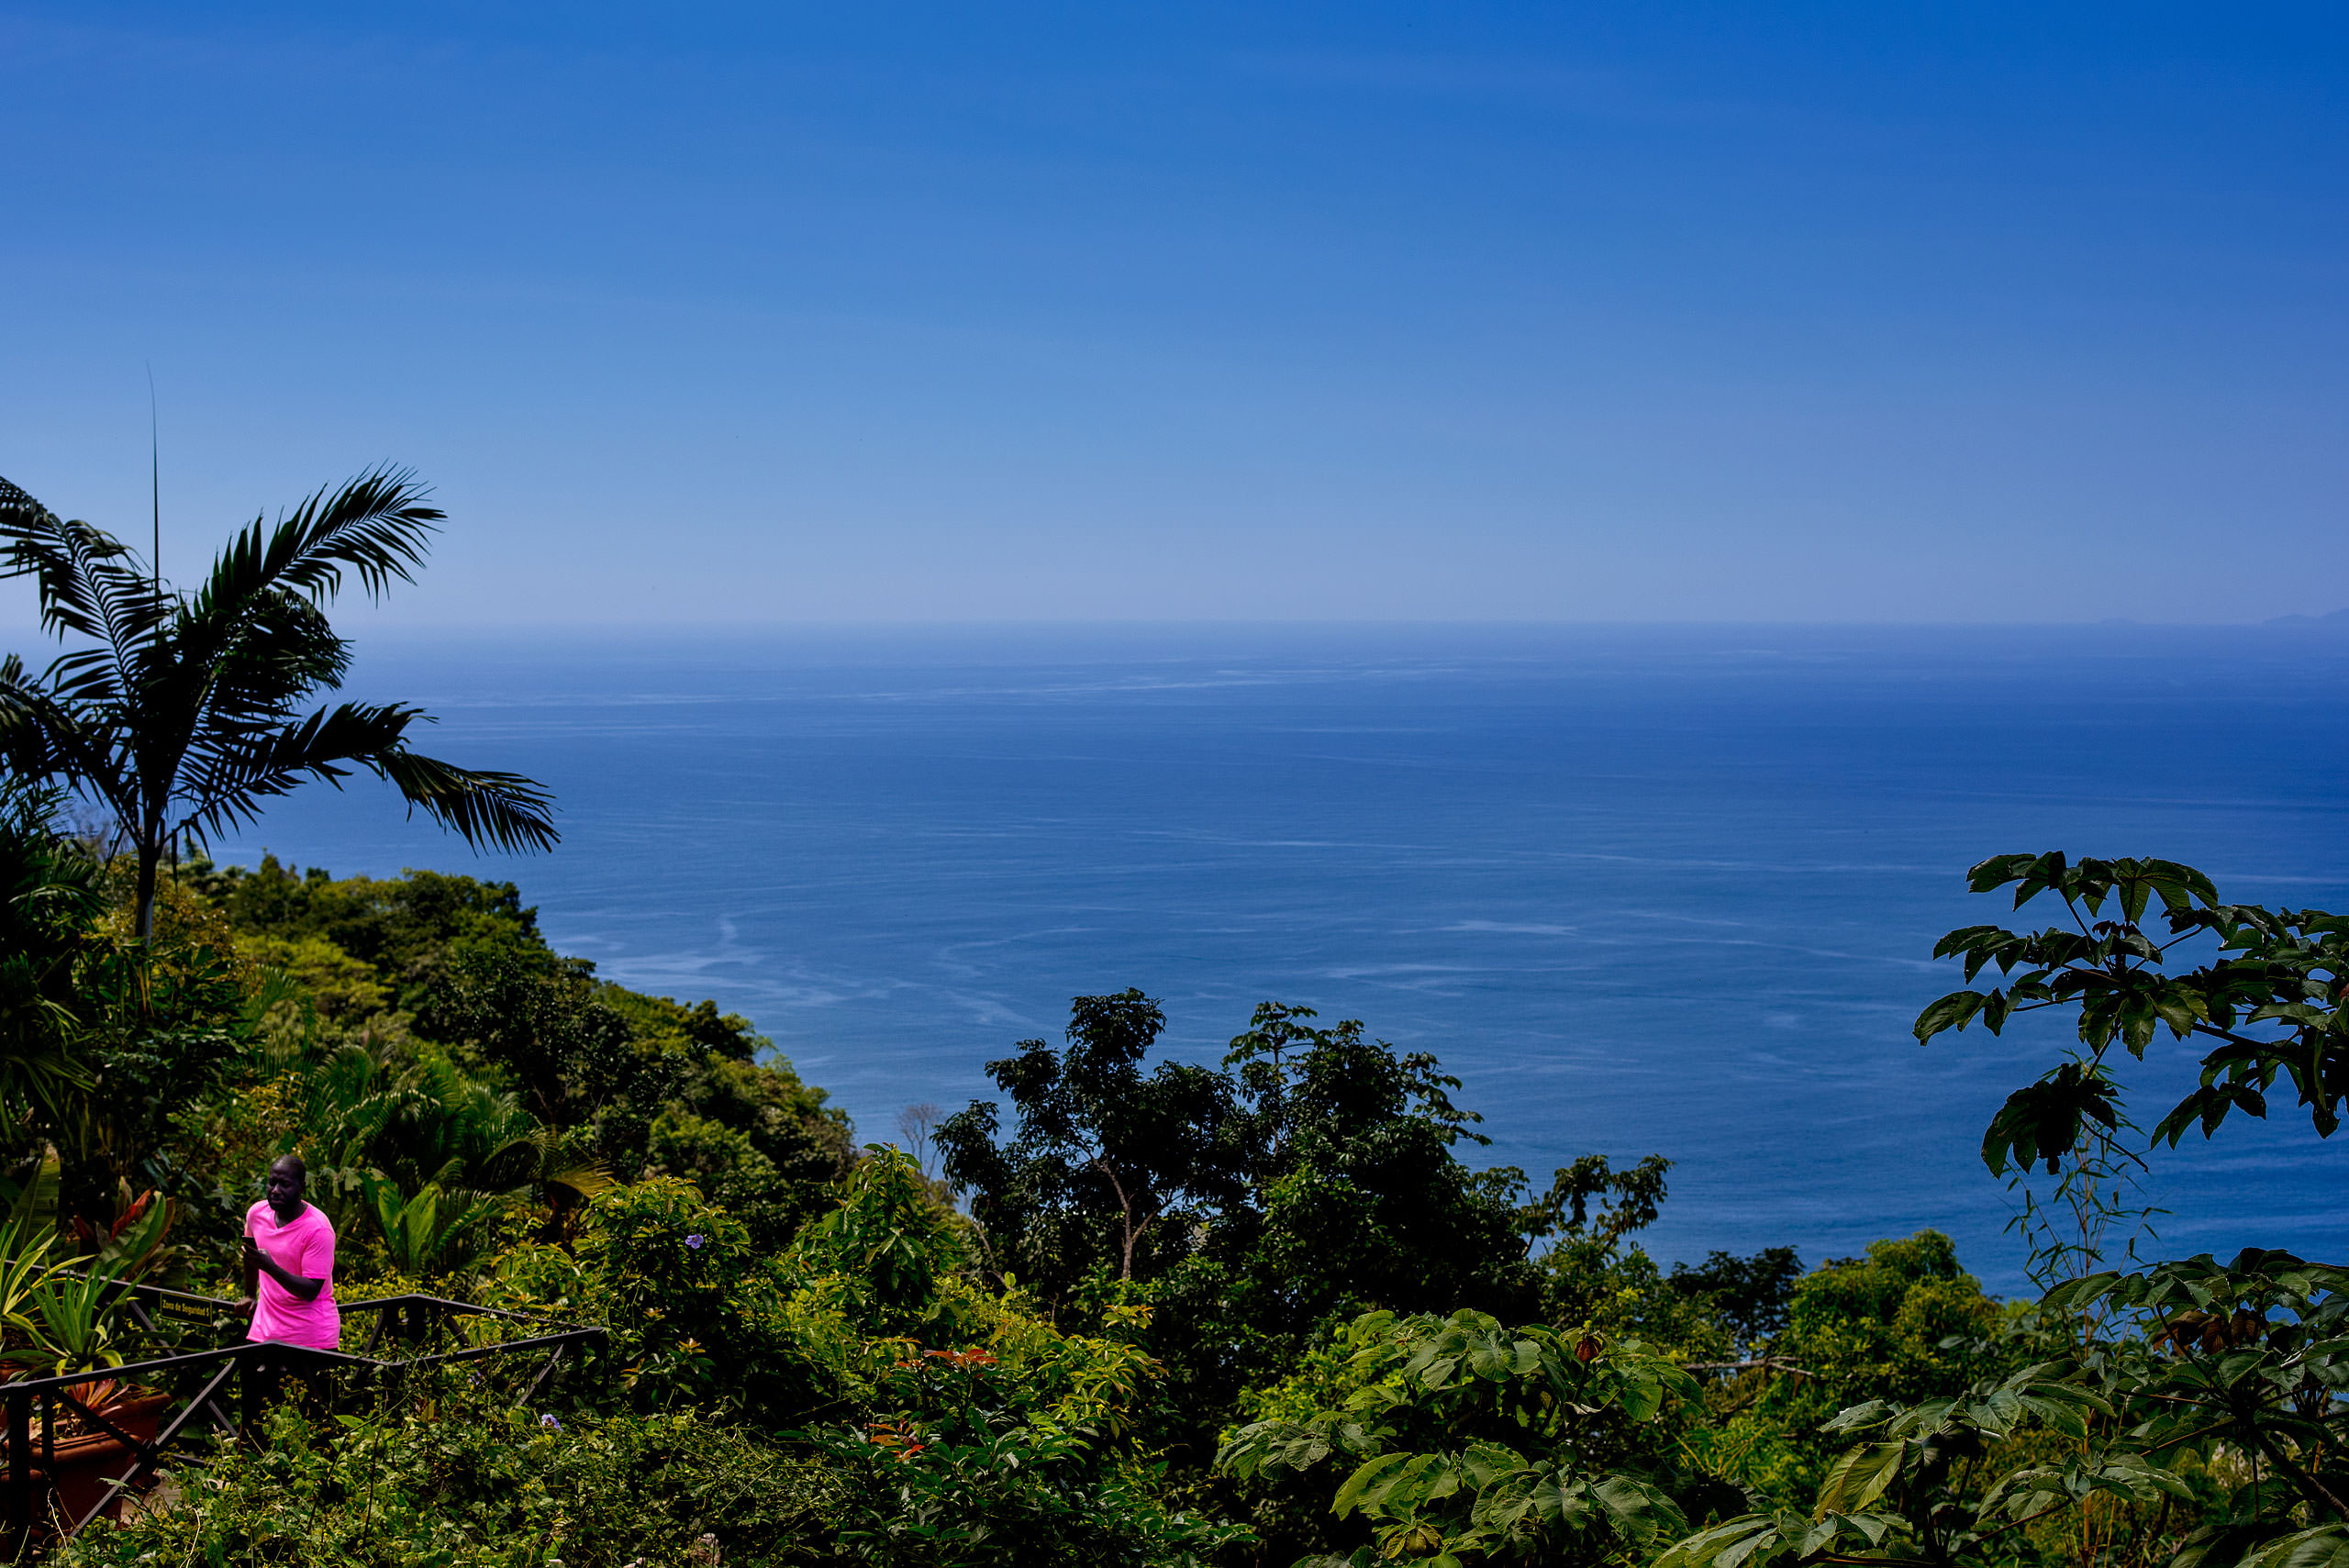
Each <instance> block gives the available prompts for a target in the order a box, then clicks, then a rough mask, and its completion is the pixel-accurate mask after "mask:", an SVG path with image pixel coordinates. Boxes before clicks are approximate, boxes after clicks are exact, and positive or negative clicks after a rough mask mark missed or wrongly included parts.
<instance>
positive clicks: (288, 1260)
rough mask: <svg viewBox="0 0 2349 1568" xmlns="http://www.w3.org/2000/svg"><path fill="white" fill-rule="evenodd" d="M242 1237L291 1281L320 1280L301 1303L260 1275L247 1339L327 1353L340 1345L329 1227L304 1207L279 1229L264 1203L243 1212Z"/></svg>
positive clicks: (323, 1218) (314, 1211)
mask: <svg viewBox="0 0 2349 1568" xmlns="http://www.w3.org/2000/svg"><path fill="white" fill-rule="evenodd" d="M245 1234H246V1235H248V1236H250V1237H251V1238H252V1239H253V1240H255V1241H258V1242H259V1243H261V1250H262V1251H264V1252H266V1253H268V1254H269V1257H270V1261H271V1262H274V1263H275V1264H276V1265H277V1266H278V1267H279V1268H281V1269H284V1271H285V1272H286V1273H289V1274H292V1275H293V1276H294V1277H295V1279H322V1280H324V1281H326V1282H327V1283H326V1284H325V1285H323V1286H322V1287H320V1289H319V1291H318V1294H317V1298H316V1299H315V1300H311V1301H304V1300H303V1299H301V1297H299V1296H295V1294H294V1293H293V1292H292V1291H290V1290H287V1289H286V1288H285V1287H284V1285H282V1284H278V1283H277V1282H276V1281H275V1280H273V1279H272V1278H270V1277H269V1273H268V1271H266V1270H263V1271H262V1275H261V1290H260V1295H259V1296H258V1298H257V1299H256V1301H255V1304H254V1307H253V1326H252V1330H251V1332H250V1333H248V1334H247V1335H246V1336H245V1338H246V1339H248V1340H276V1341H278V1342H279V1343H280V1344H285V1345H307V1346H309V1347H311V1348H312V1349H314V1350H321V1351H331V1350H335V1349H337V1348H339V1347H340V1345H341V1343H342V1314H341V1313H340V1311H338V1310H337V1309H336V1307H335V1304H334V1227H333V1226H331V1225H329V1224H328V1223H327V1217H326V1216H325V1215H323V1214H320V1213H319V1212H318V1211H317V1209H316V1208H314V1207H311V1206H310V1205H308V1204H304V1205H303V1206H302V1212H301V1213H299V1214H297V1215H295V1217H294V1218H291V1219H289V1220H287V1221H286V1222H285V1223H284V1224H283V1225H280V1224H279V1223H278V1222H277V1211H276V1210H275V1209H273V1208H272V1207H269V1200H268V1199H267V1198H263V1199H262V1201H261V1202H259V1203H257V1204H255V1205H253V1206H252V1207H250V1208H249V1209H247V1210H245Z"/></svg>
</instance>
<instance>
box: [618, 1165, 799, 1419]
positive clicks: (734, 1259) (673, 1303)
mask: <svg viewBox="0 0 2349 1568" xmlns="http://www.w3.org/2000/svg"><path fill="white" fill-rule="evenodd" d="M579 1265H580V1268H581V1270H582V1271H583V1273H584V1274H585V1275H586V1277H587V1279H588V1280H589V1281H591V1282H592V1284H593V1293H592V1296H591V1298H590V1299H591V1302H592V1305H593V1307H595V1308H596V1309H597V1310H598V1311H599V1313H600V1314H601V1316H602V1318H603V1321H604V1323H605V1324H606V1326H607V1329H608V1330H609V1332H610V1335H611V1340H610V1351H609V1353H610V1355H611V1357H612V1359H613V1360H614V1361H615V1362H618V1364H619V1365H621V1366H622V1367H624V1368H625V1369H626V1370H625V1372H624V1373H623V1374H622V1376H623V1383H624V1386H625V1387H626V1388H627V1390H628V1392H629V1396H631V1398H632V1399H633V1401H634V1402H635V1403H636V1404H637V1405H639V1406H640V1407H651V1408H663V1409H665V1408H674V1407H678V1406H681V1405H685V1404H692V1403H698V1404H702V1405H706V1406H708V1407H727V1406H729V1405H734V1404H739V1402H740V1396H741V1393H742V1391H743V1385H742V1382H741V1379H740V1369H739V1368H737V1367H729V1366H727V1365H725V1364H722V1363H721V1362H720V1359H719V1358H720V1353H721V1352H724V1353H725V1356H726V1360H727V1361H729V1362H732V1361H734V1360H736V1359H737V1358H739V1357H741V1356H742V1355H743V1354H744V1352H745V1351H746V1350H749V1349H751V1348H754V1347H755V1345H756V1340H754V1339H753V1338H752V1329H751V1323H750V1321H749V1320H748V1319H749V1318H750V1312H748V1311H746V1307H750V1306H751V1304H750V1303H747V1302H746V1301H745V1299H744V1293H745V1286H746V1284H748V1283H750V1282H751V1281H753V1280H755V1279H757V1278H758V1260H757V1259H756V1258H755V1256H754V1255H753V1253H752V1251H751V1238H750V1233H749V1232H748V1231H747V1230H746V1229H744V1228H743V1226H742V1224H741V1222H740V1220H737V1219H736V1218H733V1217H732V1216H731V1215H729V1214H728V1213H726V1212H725V1211H724V1210H723V1209H719V1208H716V1207H712V1206H711V1205H710V1204H709V1203H708V1202H707V1200H705V1199H704V1198H703V1197H702V1195H701V1194H699V1193H698V1192H696V1191H695V1190H694V1188H693V1187H692V1186H691V1185H690V1184H686V1183H685V1182H681V1181H678V1180H676V1179H675V1178H674V1177H658V1178H655V1179H654V1180H651V1181H648V1182H640V1183H637V1184H633V1185H628V1186H616V1187H613V1188H610V1189H609V1190H607V1191H606V1192H603V1193H600V1194H598V1195H596V1197H595V1198H594V1199H593V1200H591V1201H590V1203H589V1204H588V1219H587V1225H586V1229H585V1230H584V1234H583V1235H582V1237H581V1238H580V1241H579ZM752 1310H754V1308H752Z"/></svg>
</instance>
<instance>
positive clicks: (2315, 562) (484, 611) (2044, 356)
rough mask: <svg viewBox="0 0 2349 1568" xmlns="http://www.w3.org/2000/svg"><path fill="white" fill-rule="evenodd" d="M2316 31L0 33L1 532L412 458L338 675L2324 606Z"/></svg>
mask: <svg viewBox="0 0 2349 1568" xmlns="http://www.w3.org/2000/svg"><path fill="white" fill-rule="evenodd" d="M2345 37H2349V24H2344V23H2343V20H2342V19H2341V14H2340V13H2339V12H2338V11H2337V10H2335V9H2332V8H2323V7H2308V8H2305V9H2297V10H2295V9H2282V8H2272V7H2263V6H2243V5H2236V6H2195V7H2175V6H2158V5H2132V6H2110V7H2099V8H2087V7H2052V8H2051V7H2047V6H2020V5H2018V6H2000V5H1990V4H1980V3H1972V4H1964V5H1946V6H1931V5H1902V6H1884V5H1881V4H1853V5H1757V4H1737V5H1722V6H1668V5H1640V6H1610V7H1596V6H1565V5H1533V4H1520V5H1512V6H1478V5H1473V4H1445V5H1441V6H1439V5H1426V6H1392V5H1389V6H1381V5H1374V4H1362V3H1352V4H1346V5H1341V6H1340V5H1332V6H1280V5H1264V4H1254V5H1248V6H1215V5H1207V4H1193V5H1185V6H1148V7H1144V6H1113V5H1106V4H1087V5H1082V6H1058V7H1054V6H995V5H974V4H968V3H964V4H959V5H941V6H903V5H892V4H886V3H867V4H860V5H856V6H838V5H832V6H792V5H776V4H764V5H757V6H739V7H738V6H690V5H664V6H639V7H613V6H592V5H566V6H552V5H541V6H529V7H514V6H496V5H489V4H467V5H462V6H434V5H406V6H396V7H385V6H364V5H349V6H332V7H327V6H314V5H301V6H293V5H288V6H238V5H233V4H208V5H205V6H176V7H174V6H118V5H108V4H104V3H94V0H77V3H75V4H72V5H70V6H69V5H25V4H13V3H6V0H0V201H5V210H6V214H7V220H6V237H5V239H0V473H5V474H6V475H7V476H8V477H10V478H12V479H14V480H16V481H17V482H18V483H20V484H24V485H26V486H27V487H28V488H30V489H32V490H33V491H34V492H35V493H36V494H39V495H41V496H42V497H43V498H44V499H46V500H48V501H49V502H50V504H51V505H52V506H56V507H57V508H58V509H59V510H61V511H63V512H66V513H68V514H69V515H77V516H83V517H90V518H91V519H93V520H95V521H99V522H102V523H106V524H107V525H109V526H114V527H117V528H121V529H123V530H124V531H129V530H132V529H137V530H139V532H140V533H142V534H143V531H144V527H145V521H146V506H147V489H146V487H147V472H146V467H147V412H148V410H147V381H146V375H147V370H146V367H147V366H148V365H149V364H150V363H151V365H152V366H153V372H154V376H155V380H156V383H157V385H158V388H159V390H160V399H161V410H162V414H161V423H162V437H161V450H162V469H163V484H164V506H165V524H166V530H167V531H166V539H165V564H166V569H167V570H168V571H170V572H173V573H175V574H180V575H183V576H184V575H190V574H192V573H193V571H194V570H195V568H196V567H197V565H198V564H199V562H198V561H197V559H196V557H197V554H198V550H199V546H202V547H205V548H208V546H209V545H210V543H211V542H212V541H214V540H216V539H217V538H218V537H219V535H220V534H221V533H222V532H223V531H225V529H226V528H228V527H229V526H230V525H232V524H234V523H236V522H239V521H242V520H244V519H245V518H248V517H250V516H251V515H252V514H253V513H254V512H256V511H258V510H260V509H262V507H263V506H276V505H279V504H282V503H284V502H290V501H292V500H294V499H295V498H297V497H298V496H299V495H301V494H303V493H305V492H306V491H307V490H308V489H310V488H312V487H313V486H315V485H317V484H319V483H321V482H324V481H327V480H330V479H336V478H340V477H341V476H344V475H347V474H349V473H352V472H355V471H356V470H358V469H360V468H362V467H364V466H366V465H368V464H370V463H373V462H376V461H378V460H382V459H393V460H396V461H399V462H406V463H409V464H412V465H414V466H415V467H416V468H417V470H419V471H420V472H421V473H423V474H424V475H425V476H426V477H427V478H429V480H431V481H432V482H433V483H434V484H436V485H437V486H438V488H439V495H440V501H441V503H442V505H444V506H446V507H447V508H448V510H449V511H450V512H451V515H452V521H451V528H450V530H449V532H448V535H447V537H446V538H445V539H444V540H443V541H442V543H441V545H440V548H439V550H438V552H437V554H436V558H435V562H434V566H433V569H432V570H431V572H430V573H428V575H427V576H426V578H425V579H424V582H423V584H421V585H420V586H419V587H418V588H417V589H413V590H409V591H406V593H404V594H403V595H400V596H399V597H398V598H397V599H395V601H394V602H393V603H392V604H391V605H390V606H388V607H386V608H385V609H384V610H383V611H382V612H379V613H377V614H376V615H375V616H373V617H362V618H372V619H373V620H374V621H375V622H376V623H377V624H391V623H401V624H415V625H439V626H468V625H493V624H502V623H510V622H513V621H517V620H519V621H547V622H584V623H598V622H618V621H651V622H666V621H682V620H701V619H711V620H725V621H768V620H784V621H799V620H809V619H816V620H822V619H849V620H860V619H882V620H894V619H913V620H930V619H947V620H967V619H996V618H1015V619H1026V618H1039V617H1041V618H1061V617H1074V618H1084V619H1124V618H1138V619H1160V618H1200V617H1205V618H1220V617H1236V618H1267V617H1269V618H1356V617H1360V618H1374V619H1390V618H1437V619H1482V618H1503V619H1553V618H1561V619H1603V620H1619V619H1629V620H1650V619H1662V620H1679V619H1696V620H1717V619H1797V620H1809V619H1827V620H1849V619H1857V620H1927V621H1933V620H1981V619H1987V620H2004V619H2022V620H2092V619H2098V618H2101V617H2135V618H2140V619H2148V620H2221V621H2224V620H2243V619H2257V618H2260V617H2268V616H2274V615H2279V614H2286V613H2321V612H2324V611H2329V610H2332V609H2335V608H2338V607H2341V606H2343V605H2349V570H2345V569H2349V529H2345V528H2343V526H2342V525H2343V497H2344V484H2343V481H2344V477H2349V443H2344V440H2343V436H2344V434H2345V433H2349V430H2344V426H2349V419H2345V418H2344V415H2349V368H2344V367H2349V330H2344V328H2349V309H2344V294H2343V284H2344V272H2349V245H2345V244H2344V239H2349V233H2345V232H2344V230H2349V222H2344V217H2345V216H2349V215H2344V207H2343V200H2344V193H2349V180H2344V175H2349V102H2345V101H2344V95H2349V59H2344V54H2349V49H2344V38H2345ZM6 593H7V594H8V595H11V596H9V597H7V598H6V600H5V602H0V622H6V623H7V624H21V623H22V621H23V620H24V619H25V618H26V616H27V607H26V603H25V600H24V595H23V594H22V592H21V585H20V584H18V585H10V586H9V588H8V589H7V590H6Z"/></svg>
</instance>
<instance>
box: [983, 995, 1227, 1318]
mask: <svg viewBox="0 0 2349 1568" xmlns="http://www.w3.org/2000/svg"><path fill="white" fill-rule="evenodd" d="M1165 1026H1166V1017H1165V1015H1164V1014H1163V1013H1162V1012H1161V1011H1160V1010H1159V1007H1158V1004H1157V1003H1155V1002H1153V1001H1152V1000H1151V999H1150V998H1149V997H1147V996H1145V995H1142V994H1141V992H1140V991H1136V990H1127V991H1120V992H1119V993H1117V994H1116V995H1108V996H1079V997H1077V998H1076V999H1075V1000H1074V1002H1072V1003H1071V1004H1070V1006H1069V1026H1068V1033H1067V1045H1066V1048H1065V1049H1064V1050H1062V1051H1055V1050H1053V1049H1052V1046H1051V1044H1050V1043H1048V1042H1047V1041H1044V1040H1022V1041H1020V1042H1019V1048H1018V1049H1019V1054H1018V1055H1017V1056H1009V1057H1005V1058H1003V1059H1001V1060H1000V1061H996V1062H988V1063H987V1076H989V1077H990V1078H993V1079H994V1080H995V1081H996V1084H997V1085H998V1086H999V1087H1000V1088H1002V1089H1003V1090H1004V1092H1005V1093H1006V1094H1008V1095H1010V1096H1011V1102H1012V1106H1013V1107H1014V1109H1015V1110H1016V1112H1017V1113H1018V1115H1019V1129H1018V1131H1017V1133H1016V1134H1015V1135H1014V1137H1013V1140H1012V1141H1011V1143H1010V1144H1009V1145H1008V1146H1004V1145H999V1144H998V1143H997V1142H996V1134H997V1131H998V1128H999V1121H998V1116H997V1112H996V1107H995V1106H993V1105H991V1104H983V1103H981V1102H978V1101H973V1102H972V1104H971V1106H970V1108H969V1109H968V1110H965V1111H963V1112H961V1113H959V1114H957V1115H955V1116H952V1117H950V1118H947V1119H946V1120H945V1122H943V1123H942V1124H941V1126H940V1127H939V1129H938V1131H937V1134H936V1142H937V1146H938V1148H939V1150H940V1151H941V1153H942V1155H943V1157H944V1170H945V1173H946V1179H947V1180H948V1181H949V1182H950V1183H952V1184H954V1185H955V1186H957V1187H959V1188H961V1189H963V1191H966V1192H968V1193H969V1194H971V1213H972V1217H973V1218H975V1219H976V1220H977V1221H978V1222H979V1225H980V1227H981V1228H982V1229H983V1230H984V1231H985V1234H986V1236H987V1237H988V1239H989V1244H990V1245H991V1246H993V1247H994V1248H995V1249H996V1256H997V1260H998V1264H999V1266H1001V1267H1003V1268H1007V1269H1009V1270H1012V1271H1014V1272H1015V1273H1017V1275H1018V1277H1019V1278H1020V1279H1021V1280H1023V1281H1024V1282H1026V1283H1027V1284H1030V1286H1031V1287H1032V1288H1034V1289H1037V1290H1039V1291H1040V1292H1041V1293H1042V1294H1043V1296H1044V1297H1045V1299H1047V1300H1056V1299H1059V1298H1060V1297H1062V1296H1065V1295H1066V1294H1067V1293H1068V1291H1069V1290H1070V1289H1071V1288H1072V1287H1073V1286H1074V1284H1075V1283H1076V1282H1077V1281H1079V1280H1081V1279H1083V1278H1084V1277H1085V1274H1086V1273H1089V1272H1090V1271H1091V1270H1093V1269H1094V1268H1096V1267H1100V1266H1104V1265H1106V1266H1107V1267H1108V1270H1109V1271H1110V1272H1111V1273H1113V1274H1114V1277H1116V1278H1117V1279H1119V1280H1122V1281H1130V1280H1132V1279H1134V1278H1136V1277H1137V1274H1138V1273H1139V1274H1140V1275H1141V1277H1152V1276H1155V1275H1157V1274H1159V1273H1163V1272H1164V1271H1165V1269H1166V1268H1167V1267H1168V1266H1170V1265H1171V1264H1172V1263H1173V1262H1175V1261H1176V1260H1179V1259H1180V1258H1182V1257H1184V1256H1185V1255H1186V1254H1187V1253H1188V1252H1189V1251H1191V1249H1192V1246H1193V1244H1194V1237H1193V1231H1194V1230H1195V1229H1196V1228H1197V1225H1198V1223H1199V1222H1200V1220H1201V1218H1202V1217H1203V1215H1204V1213H1206V1212H1208V1211H1210V1210H1213V1209H1217V1208H1220V1207H1226V1206H1229V1205H1230V1204H1232V1203H1234V1202H1236V1201H1237V1200H1238V1198H1239V1195H1240V1193H1241V1190H1242V1189H1241V1184H1242V1182H1243V1181H1244V1173H1243V1171H1242V1169H1241V1167H1240V1164H1239V1162H1238V1160H1237V1159H1236V1158H1235V1156H1236V1154H1237V1153H1238V1151H1237V1150H1236V1149H1235V1148H1233V1147H1232V1146H1231V1143H1230V1138H1229V1132H1230V1122H1231V1119H1232V1109H1233V1107H1232V1101H1231V1085H1230V1082H1229V1081H1228V1080H1226V1079H1225V1078H1223V1077H1221V1076H1219V1074H1217V1073H1213V1072H1210V1071H1208V1069H1206V1068H1203V1067H1196V1066H1191V1065H1189V1064H1186V1063H1183V1062H1160V1063H1159V1064H1158V1067H1157V1070H1156V1071H1155V1072H1153V1073H1149V1074H1147V1075H1145V1074H1144V1073H1143V1072H1142V1070H1141V1062H1142V1058H1143V1057H1144V1056H1145V1055H1147V1054H1148V1053H1149V1051H1150V1048H1151V1047H1152V1045H1153V1044H1155V1043H1156V1042H1157V1040H1158V1036H1159V1033H1160V1031H1161V1030H1162V1029H1164V1028H1165Z"/></svg>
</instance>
